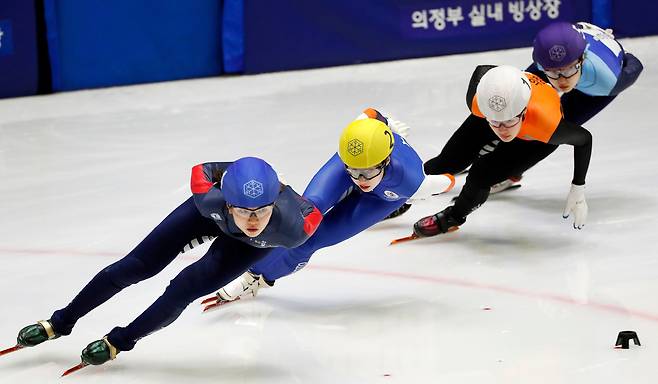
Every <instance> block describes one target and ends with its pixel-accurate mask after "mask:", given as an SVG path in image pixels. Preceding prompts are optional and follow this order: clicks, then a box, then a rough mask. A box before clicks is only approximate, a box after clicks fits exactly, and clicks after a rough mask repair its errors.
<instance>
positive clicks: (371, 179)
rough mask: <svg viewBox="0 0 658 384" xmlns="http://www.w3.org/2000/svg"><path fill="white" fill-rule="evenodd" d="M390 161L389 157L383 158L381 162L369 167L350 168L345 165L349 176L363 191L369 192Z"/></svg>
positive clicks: (378, 181)
mask: <svg viewBox="0 0 658 384" xmlns="http://www.w3.org/2000/svg"><path fill="white" fill-rule="evenodd" d="M389 163H390V160H389V159H386V160H384V161H383V162H382V163H381V164H379V165H378V166H376V167H371V168H350V167H348V166H345V169H346V170H347V173H348V174H349V175H350V178H351V179H352V181H353V182H354V184H356V185H357V186H358V187H359V189H361V191H363V192H371V191H372V190H373V189H375V188H376V187H377V186H378V185H379V183H380V182H381V181H382V179H383V178H384V171H385V168H386V166H387V165H388V164H389Z"/></svg>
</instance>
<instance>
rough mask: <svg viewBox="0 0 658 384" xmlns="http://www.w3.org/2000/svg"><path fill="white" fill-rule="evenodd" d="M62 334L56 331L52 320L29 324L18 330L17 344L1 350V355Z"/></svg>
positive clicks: (32, 345)
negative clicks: (51, 322)
mask: <svg viewBox="0 0 658 384" xmlns="http://www.w3.org/2000/svg"><path fill="white" fill-rule="evenodd" d="M60 336H61V335H60V334H59V333H57V332H55V329H54V328H53V326H52V324H50V321H47V320H40V321H37V323H36V324H32V325H28V326H27V327H23V329H21V330H20V331H18V337H16V345H14V346H13V347H11V348H7V349H3V350H0V356H4V355H6V354H9V353H12V352H16V351H18V350H21V349H23V348H26V347H34V346H35V345H39V344H41V343H43V342H44V341H46V340H50V339H56V338H58V337H60Z"/></svg>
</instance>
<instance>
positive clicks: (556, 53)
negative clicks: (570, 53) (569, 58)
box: [548, 45, 567, 62]
mask: <svg viewBox="0 0 658 384" xmlns="http://www.w3.org/2000/svg"><path fill="white" fill-rule="evenodd" d="M566 55H567V49H566V48H565V47H564V45H554V46H552V47H551V49H549V50H548V56H550V58H551V60H553V61H558V62H559V61H562V59H564V57H565V56H566Z"/></svg>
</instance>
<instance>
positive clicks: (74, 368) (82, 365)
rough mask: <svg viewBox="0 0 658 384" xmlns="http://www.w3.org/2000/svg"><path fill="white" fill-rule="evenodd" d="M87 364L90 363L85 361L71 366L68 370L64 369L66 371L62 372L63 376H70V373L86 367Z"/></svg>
mask: <svg viewBox="0 0 658 384" xmlns="http://www.w3.org/2000/svg"><path fill="white" fill-rule="evenodd" d="M87 365H89V364H87V363H85V362H84V361H83V362H82V363H80V364H78V365H76V366H75V367H71V368H69V369H67V370H66V371H64V373H62V377H64V376H68V375H70V374H72V373H73V372H77V371H79V370H81V369H82V368H84V367H86V366H87Z"/></svg>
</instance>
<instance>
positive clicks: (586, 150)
mask: <svg viewBox="0 0 658 384" xmlns="http://www.w3.org/2000/svg"><path fill="white" fill-rule="evenodd" d="M548 143H549V144H555V145H560V144H569V145H573V147H574V171H573V180H572V183H573V184H575V185H583V184H585V176H586V175H587V168H589V161H590V157H591V155H592V134H591V133H590V132H589V131H588V130H587V129H585V128H583V127H581V126H580V125H577V124H574V123H571V122H569V121H566V120H564V119H562V120H561V121H560V124H559V125H558V127H557V129H556V130H555V132H553V135H552V136H551V138H550V140H549V141H548Z"/></svg>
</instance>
